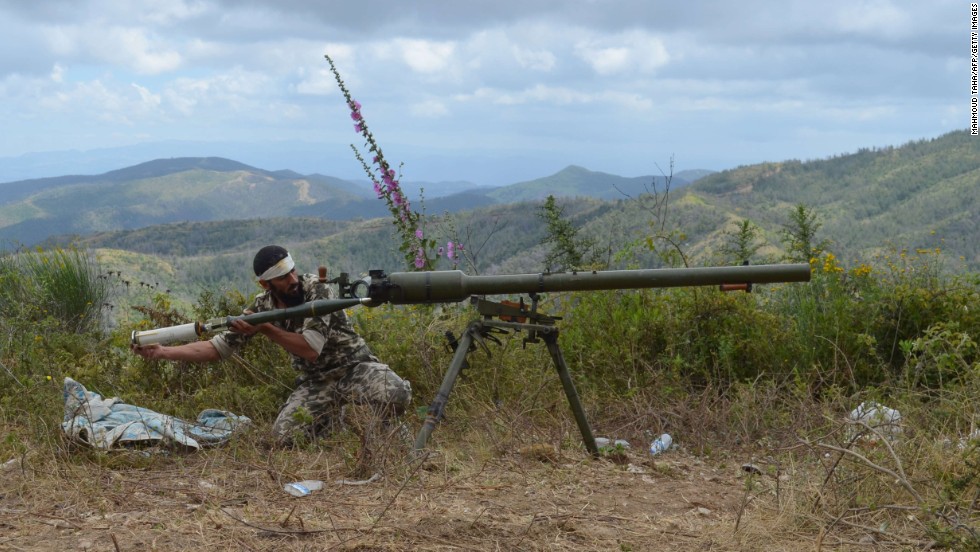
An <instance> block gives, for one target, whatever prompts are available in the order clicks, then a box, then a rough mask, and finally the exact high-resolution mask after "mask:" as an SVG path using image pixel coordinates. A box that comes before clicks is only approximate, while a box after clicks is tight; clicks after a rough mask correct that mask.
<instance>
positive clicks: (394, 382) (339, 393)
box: [272, 357, 412, 444]
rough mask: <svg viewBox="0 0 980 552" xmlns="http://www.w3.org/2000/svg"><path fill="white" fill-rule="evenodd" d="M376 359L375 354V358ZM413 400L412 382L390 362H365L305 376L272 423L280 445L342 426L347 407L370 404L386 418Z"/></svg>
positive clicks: (404, 407)
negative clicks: (343, 414)
mask: <svg viewBox="0 0 980 552" xmlns="http://www.w3.org/2000/svg"><path fill="white" fill-rule="evenodd" d="M372 358H373V357H372ZM411 400H412V385H411V384H410V383H409V382H408V381H407V380H404V379H402V378H401V377H399V376H398V374H396V373H395V372H394V371H393V370H392V369H391V368H389V367H388V365H387V364H382V363H380V362H373V361H363V362H360V363H358V364H357V365H355V366H354V367H352V368H350V369H347V370H333V371H331V372H328V373H327V375H326V377H321V378H304V379H303V380H302V381H301V382H300V384H299V386H297V387H296V389H295V390H294V391H293V392H292V394H290V395H289V398H288V399H287V400H286V404H285V405H283V407H282V409H281V410H280V411H279V415H278V416H277V417H276V421H275V423H274V424H273V425H272V432H273V435H274V436H275V438H276V441H277V442H279V443H280V444H289V443H291V442H292V441H293V439H294V438H295V437H296V436H298V435H304V436H308V437H315V436H316V435H318V434H319V435H322V434H326V433H330V432H331V431H333V430H335V429H338V428H339V427H341V426H342V420H341V417H342V412H343V406H344V405H345V404H348V403H354V404H367V405H370V406H371V407H372V408H373V409H374V410H375V411H376V412H378V413H379V414H380V415H382V416H384V417H393V416H397V415H400V414H401V413H402V412H404V411H405V409H406V408H408V405H409V403H410V402H411Z"/></svg>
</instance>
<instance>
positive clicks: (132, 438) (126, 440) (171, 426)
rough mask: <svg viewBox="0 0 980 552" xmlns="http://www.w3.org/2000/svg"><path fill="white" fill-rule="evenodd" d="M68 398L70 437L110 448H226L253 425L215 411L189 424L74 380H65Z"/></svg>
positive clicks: (66, 421) (64, 426) (66, 429)
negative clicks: (211, 446)
mask: <svg viewBox="0 0 980 552" xmlns="http://www.w3.org/2000/svg"><path fill="white" fill-rule="evenodd" d="M64 398H65V419H64V422H63V423H62V424H61V428H62V429H63V430H64V432H65V434H66V435H68V436H69V437H71V438H72V439H74V440H76V441H79V442H81V443H84V444H87V445H90V446H93V447H95V448H100V449H105V450H109V449H114V448H124V447H132V446H147V445H156V444H164V445H167V444H180V445H183V446H186V447H189V448H193V449H198V448H200V447H202V446H207V445H218V444H221V443H223V442H225V441H227V440H228V439H229V438H231V436H232V435H233V434H234V433H235V432H236V431H239V430H241V429H244V428H245V427H247V426H248V425H250V424H251V420H250V419H248V418H247V417H245V416H238V415H235V414H232V413H231V412H225V411H222V410H214V409H208V410H204V411H203V412H201V413H200V414H199V415H198V417H197V421H196V422H188V421H185V420H181V419H179V418H174V417H173V416H167V415H165V414H160V413H158V412H154V411H152V410H147V409H146V408H141V407H138V406H133V405H129V404H125V403H123V402H120V400H119V399H118V398H117V397H112V398H111V399H103V398H102V395H99V394H98V393H93V392H91V391H88V390H87V389H85V386H83V385H82V384H80V383H78V382H77V381H75V380H73V379H71V378H65V385H64Z"/></svg>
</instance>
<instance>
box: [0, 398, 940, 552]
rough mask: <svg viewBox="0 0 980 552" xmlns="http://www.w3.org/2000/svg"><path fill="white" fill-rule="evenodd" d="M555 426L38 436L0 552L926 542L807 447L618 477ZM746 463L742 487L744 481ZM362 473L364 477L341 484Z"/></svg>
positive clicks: (703, 457)
mask: <svg viewBox="0 0 980 552" xmlns="http://www.w3.org/2000/svg"><path fill="white" fill-rule="evenodd" d="M694 404H702V405H704V404H709V403H708V402H706V401H702V402H696V403H694ZM710 404H715V403H710ZM674 408H676V409H678V410H680V409H681V408H682V407H681V406H675V407H674ZM687 408H694V407H692V406H690V405H688V407H687ZM712 412H714V413H715V415H720V414H722V413H723V412H722V411H721V410H718V409H715V410H712V408H704V409H703V410H701V414H702V415H703V416H704V417H705V422H706V423H708V424H709V425H711V424H712V423H715V422H716V421H715V422H713V421H712V420H711V419H710V418H711V413H712ZM559 414H560V413H558V412H556V413H555V415H554V416H553V418H552V419H551V420H550V421H548V422H546V423H543V424H537V425H534V424H532V423H531V422H529V421H528V420H529V418H528V417H526V416H522V415H521V413H520V412H512V411H507V410H506V409H493V408H487V409H486V411H484V412H479V411H477V412H474V413H473V414H472V415H470V414H468V415H467V416H460V417H458V418H450V419H449V420H447V422H446V423H444V424H443V425H442V426H441V427H440V428H439V429H438V430H437V431H436V432H435V433H434V434H433V439H432V441H431V442H430V444H431V449H430V450H429V451H427V453H426V454H424V455H423V456H421V457H417V458H413V455H412V454H410V450H409V449H410V444H409V443H407V442H406V441H405V440H404V438H403V437H402V436H400V435H399V434H398V432H396V431H394V432H388V433H385V432H383V431H381V430H379V429H378V428H379V427H380V426H378V425H377V424H374V423H372V421H371V420H369V419H364V418H363V413H360V414H358V413H356V412H355V413H354V414H353V415H352V416H351V417H352V419H353V421H354V423H352V424H351V426H352V427H351V428H350V429H349V430H348V431H345V432H342V433H340V434H338V435H336V436H335V437H334V438H332V439H330V440H324V441H320V442H318V443H315V444H311V445H308V446H305V447H303V448H300V449H292V450H275V449H272V448H270V447H269V446H268V442H267V439H266V438H265V437H264V431H263V429H267V428H261V427H259V428H256V429H255V430H253V432H252V433H250V434H246V435H243V436H241V437H239V438H238V439H236V440H235V441H233V442H231V443H229V444H228V445H226V446H224V447H221V448H216V449H211V450H205V451H201V452H197V453H182V452H177V451H169V452H167V453H158V454H151V453H149V452H148V451H126V452H119V453H112V454H102V453H96V452H94V451H91V450H82V449H76V448H73V447H72V446H70V445H68V444H67V443H64V442H62V441H61V440H60V439H59V438H58V437H57V435H56V434H51V436H50V439H49V440H47V441H46V442H39V443H35V444H30V445H28V446H27V447H26V448H24V449H22V450H23V453H22V454H20V455H19V456H18V457H17V458H16V459H14V462H13V463H12V464H9V465H6V466H5V467H4V468H3V473H2V476H3V477H2V480H0V550H120V551H128V550H161V551H162V550H333V549H336V550H567V551H576V550H637V551H638V550H656V549H663V548H669V549H673V550H799V549H814V550H820V549H834V550H905V549H918V548H921V547H923V546H925V545H927V544H928V543H929V539H928V538H927V537H925V535H924V532H923V527H922V525H921V523H915V522H912V521H909V522H907V523H905V524H896V522H895V520H896V519H898V520H901V519H906V518H907V517H908V516H909V515H910V512H906V511H903V510H900V509H895V508H892V509H888V508H885V509H879V510H878V511H876V512H871V511H864V512H852V511H850V510H848V509H847V507H846V501H841V500H839V499H834V500H830V497H832V495H833V494H834V493H835V492H837V493H839V492H842V490H844V489H852V490H853V488H855V484H854V482H853V481H845V480H844V479H839V478H837V476H842V474H843V472H844V471H845V468H846V469H847V470H851V471H852V472H854V473H852V474H851V475H852V476H857V475H860V474H859V473H858V472H859V471H860V470H861V469H862V468H861V466H860V463H859V464H858V465H854V464H848V463H846V462H839V463H838V465H837V466H836V467H831V466H829V465H828V464H827V463H826V459H824V458H823V456H822V454H817V455H814V454H810V452H811V451H816V450H818V449H819V450H821V451H822V450H823V449H820V447H818V446H817V445H816V444H815V442H814V443H806V444H805V445H804V444H799V443H798V444H797V446H796V447H795V448H792V449H787V450H779V449H770V450H764V449H759V448H757V447H756V448H753V449H738V448H730V449H725V450H721V448H720V447H718V446H715V448H714V451H713V452H712V453H710V454H706V453H704V452H702V453H701V454H698V455H695V454H693V453H692V452H691V451H692V450H693V449H695V448H697V449H700V450H702V451H704V450H705V449H708V448H710V447H709V446H708V444H707V443H700V444H699V443H697V442H694V441H688V439H687V438H686V436H684V435H683V434H678V435H677V437H678V442H679V443H680V445H681V447H680V448H678V449H675V450H673V451H670V452H668V453H666V454H664V455H662V456H657V457H650V456H648V455H647V454H645V451H644V449H645V447H643V446H636V447H634V448H633V449H631V450H628V451H626V452H625V454H624V455H622V457H620V458H619V460H620V461H613V460H615V459H614V458H610V459H598V460H597V459H593V458H591V457H590V456H588V455H587V454H586V453H585V451H584V448H583V447H582V445H581V444H580V443H579V442H578V441H579V438H578V434H577V430H576V428H575V427H574V424H573V423H572V422H571V420H570V416H569V417H562V416H560V415H559ZM684 414H685V415H691V414H694V412H693V411H685V412H684ZM359 417H360V421H358V419H359ZM600 425H602V426H605V425H606V424H600ZM3 429H4V430H5V431H4V432H5V433H13V432H14V431H15V429H16V428H14V427H6V428H3ZM413 429H417V428H413ZM372 432H373V433H372ZM369 433H370V434H369ZM634 442H636V443H638V444H640V441H639V440H634ZM828 442H829V441H828ZM857 442H858V441H856V440H855V441H854V443H857ZM365 443H367V444H369V446H368V447H365ZM687 445H691V446H690V447H688V446H687ZM750 450H751V451H752V452H749V451H750ZM830 452H835V451H833V450H831V451H830ZM815 459H818V460H815ZM0 460H6V459H0ZM747 462H751V463H753V464H754V465H755V466H756V467H757V468H758V472H756V473H752V474H750V473H748V472H747V471H746V470H744V469H743V468H742V465H743V464H744V463H747ZM864 467H865V468H867V469H870V470H871V472H872V473H871V474H870V475H874V473H881V470H876V469H875V468H871V467H868V466H867V465H866V464H865V465H864ZM828 470H830V471H828ZM372 473H379V474H381V477H380V478H378V479H376V480H374V481H372V482H370V483H367V484H363V485H357V484H350V483H351V480H354V479H364V478H366V477H367V476H368V475H369V474H372ZM828 473H830V474H831V476H830V477H828ZM868 475H869V474H868V473H865V474H864V476H865V478H866V479H867V477H868ZM302 479H319V480H323V481H324V482H325V487H324V489H323V490H321V491H318V492H316V493H314V494H312V495H311V496H309V497H304V498H294V497H291V496H289V495H287V494H286V493H285V492H284V491H283V489H282V486H283V485H284V484H285V483H287V482H290V481H295V480H302ZM879 483H880V482H879ZM861 488H864V487H861ZM869 488H870V487H869ZM893 491H894V490H893ZM869 492H870V491H869ZM876 492H880V490H879V491H876ZM903 493H904V495H906V496H909V493H908V492H906V491H902V490H901V489H899V490H898V491H894V494H893V496H900V495H903ZM815 498H820V499H821V502H820V503H815V502H814V500H815ZM895 504H901V502H895ZM842 507H843V509H841V508H842ZM842 514H843V515H842ZM886 518H887V521H888V522H889V523H890V525H888V526H887V527H882V522H883V520H885V519H886Z"/></svg>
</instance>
